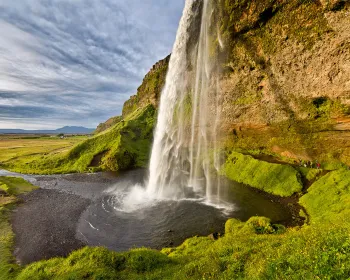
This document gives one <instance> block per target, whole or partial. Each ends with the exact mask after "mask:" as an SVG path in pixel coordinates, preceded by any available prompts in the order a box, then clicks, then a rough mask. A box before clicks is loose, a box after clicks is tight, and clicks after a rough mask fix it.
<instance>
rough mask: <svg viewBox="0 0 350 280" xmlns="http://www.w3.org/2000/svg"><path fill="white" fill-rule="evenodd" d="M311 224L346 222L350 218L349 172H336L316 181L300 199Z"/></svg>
mask: <svg viewBox="0 0 350 280" xmlns="http://www.w3.org/2000/svg"><path fill="white" fill-rule="evenodd" d="M300 204H301V205H302V206H304V207H305V209H306V211H307V212H308V214H309V215H310V217H311V218H310V220H311V222H313V223H315V222H321V223H325V222H330V221H335V220H336V219H340V220H342V221H343V222H347V220H348V217H349V216H350V207H349V205H350V171H348V170H344V169H342V170H337V171H333V172H330V173H328V174H327V175H325V176H323V177H322V178H321V179H319V180H317V181H316V182H315V183H313V184H312V186H311V187H310V188H309V190H308V193H307V194H306V195H304V196H303V197H302V198H301V199H300Z"/></svg>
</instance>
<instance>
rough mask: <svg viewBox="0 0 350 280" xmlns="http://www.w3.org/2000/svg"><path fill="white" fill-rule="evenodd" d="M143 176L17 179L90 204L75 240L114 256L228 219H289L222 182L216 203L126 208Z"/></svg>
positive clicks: (213, 228) (204, 231)
mask: <svg viewBox="0 0 350 280" xmlns="http://www.w3.org/2000/svg"><path fill="white" fill-rule="evenodd" d="M0 175H15V176H16V175H17V176H22V175H19V174H15V173H8V172H6V171H0ZM145 175H146V171H145V170H134V171H130V172H126V173H123V174H119V175H118V176H116V175H115V174H113V173H97V174H71V175H50V176H29V175H23V176H22V177H24V178H25V179H26V180H29V181H30V182H32V183H33V184H35V185H37V186H40V187H41V188H44V189H55V190H58V191H61V192H66V193H72V194H76V195H79V196H81V197H84V198H87V199H89V200H90V201H91V202H90V205H89V206H88V207H87V209H86V210H85V211H84V212H83V213H82V215H81V217H80V220H79V222H78V224H77V228H76V237H77V238H78V239H80V240H82V241H84V242H85V243H86V244H88V245H91V246H105V247H107V248H109V249H111V250H115V251H124V250H127V249H130V248H133V247H142V246H144V247H150V248H155V249H159V248H162V247H167V246H176V245H179V244H181V243H182V242H183V241H184V240H185V239H186V238H188V237H191V236H195V235H201V236H205V235H209V234H210V233H214V232H223V230H224V223H225V221H226V220H227V219H228V218H230V217H234V218H238V219H240V220H243V221H245V220H247V219H249V218H250V217H252V216H256V215H258V216H266V217H269V218H270V219H271V220H272V221H274V222H282V223H283V222H284V221H288V220H290V219H291V214H290V213H289V212H288V211H287V210H286V209H285V208H284V207H283V206H282V205H279V204H276V203H273V202H271V201H270V200H269V199H268V198H266V197H265V196H264V195H262V194H259V193H257V192H255V191H254V190H252V189H250V188H247V187H246V186H244V185H242V184H238V183H235V182H232V181H228V180H225V179H223V178H222V180H221V187H220V197H221V200H220V201H216V203H215V204H211V203H208V201H206V200H205V199H201V198H200V197H198V196H196V195H192V196H191V198H188V199H182V200H178V201H173V200H148V201H146V202H142V203H140V204H133V203H131V206H132V207H131V208H130V207H125V205H123V203H125V200H126V198H127V199H128V200H129V202H130V201H131V202H133V201H139V200H140V197H139V196H142V195H144V190H143V187H142V186H143V185H144V180H145ZM135 185H136V186H138V187H136V188H135Z"/></svg>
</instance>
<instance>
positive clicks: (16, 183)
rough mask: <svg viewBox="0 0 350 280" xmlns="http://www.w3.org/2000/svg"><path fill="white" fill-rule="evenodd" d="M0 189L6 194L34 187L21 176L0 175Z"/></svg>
mask: <svg viewBox="0 0 350 280" xmlns="http://www.w3.org/2000/svg"><path fill="white" fill-rule="evenodd" d="M0 189H2V190H4V191H5V192H6V193H7V194H8V195H19V194H22V193H26V192H30V191H32V190H33V189H35V187H34V186H33V185H32V184H31V183H29V182H27V181H26V180H24V179H22V178H17V177H6V176H0Z"/></svg>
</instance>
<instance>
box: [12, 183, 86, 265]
mask: <svg viewBox="0 0 350 280" xmlns="http://www.w3.org/2000/svg"><path fill="white" fill-rule="evenodd" d="M20 198H21V199H22V200H23V201H24V203H23V204H21V205H19V206H18V207H17V208H16V210H14V212H13V215H12V227H13V230H14V233H15V246H16V247H15V251H14V255H15V257H16V259H17V261H18V262H19V263H20V264H22V265H25V264H29V263H31V262H35V261H39V260H43V259H50V258H52V257H59V256H67V255H68V254H69V253H70V252H72V251H74V250H76V249H79V248H81V247H83V246H85V244H84V243H83V242H81V241H79V240H77V239H76V237H75V234H76V226H77V223H78V220H79V217H80V215H81V213H82V212H83V211H84V210H85V209H86V207H87V206H88V205H89V204H90V200H89V199H86V198H82V197H80V196H77V195H73V194H69V193H63V192H59V191H57V190H45V189H39V190H36V191H33V192H31V193H29V194H26V195H22V196H20Z"/></svg>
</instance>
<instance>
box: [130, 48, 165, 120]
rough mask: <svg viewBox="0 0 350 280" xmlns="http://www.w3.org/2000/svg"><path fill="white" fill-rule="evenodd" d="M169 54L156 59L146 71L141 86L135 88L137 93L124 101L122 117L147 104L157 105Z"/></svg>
mask: <svg viewBox="0 0 350 280" xmlns="http://www.w3.org/2000/svg"><path fill="white" fill-rule="evenodd" d="M169 61H170V55H169V56H167V57H166V58H164V59H162V60H160V61H158V62H157V63H156V64H155V65H153V67H152V69H151V70H150V71H149V72H148V73H147V75H146V76H145V78H144V79H143V82H142V84H141V86H140V87H139V88H138V89H137V94H136V95H133V96H131V97H130V99H129V100H127V101H126V102H125V103H124V106H123V117H126V116H127V115H129V114H130V113H132V112H133V111H135V110H136V109H140V108H143V107H145V106H147V105H149V104H152V105H153V106H155V107H157V106H158V103H159V99H160V94H161V91H162V88H163V86H164V83H165V78H166V74H167V71H168V64H169Z"/></svg>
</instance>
